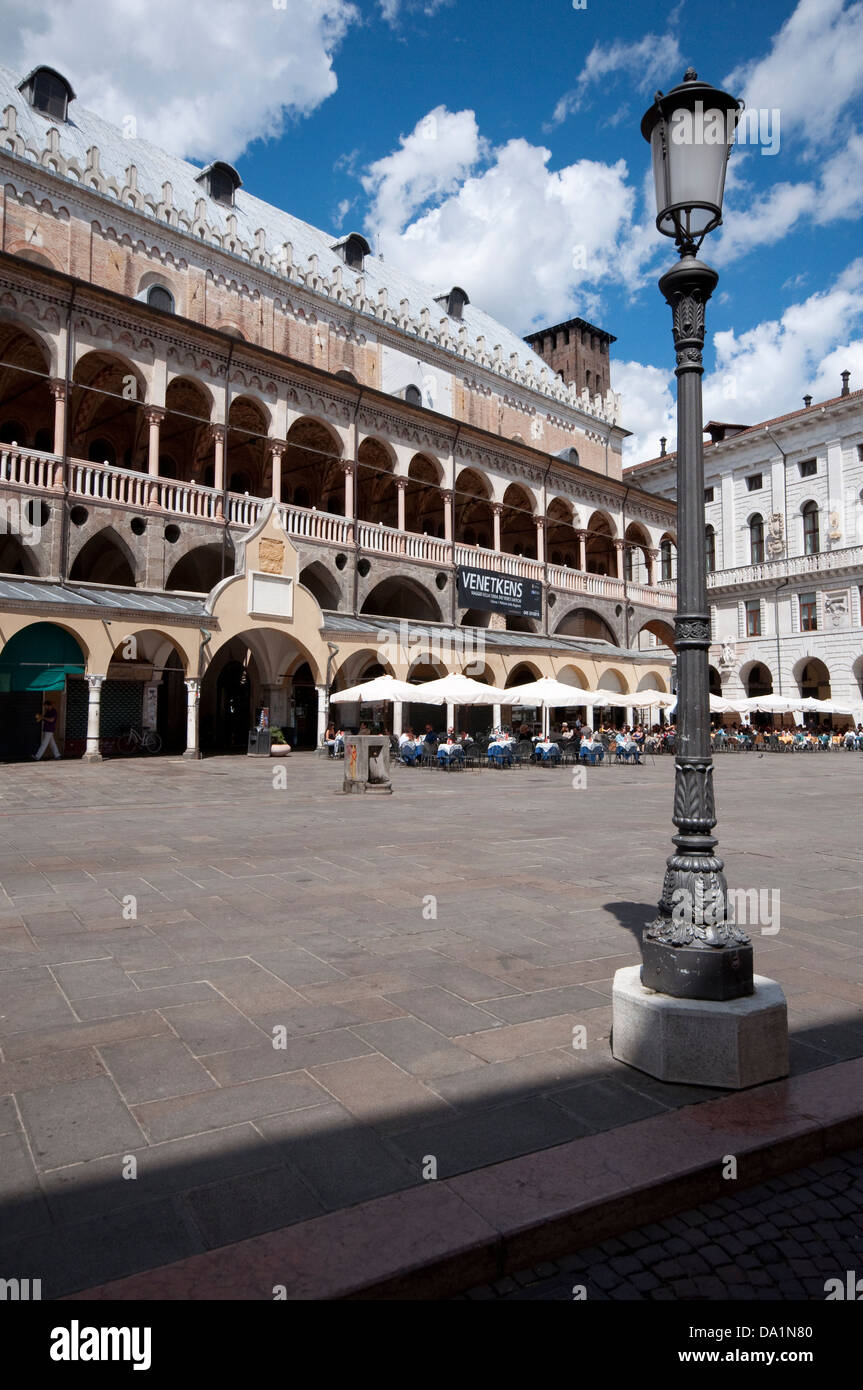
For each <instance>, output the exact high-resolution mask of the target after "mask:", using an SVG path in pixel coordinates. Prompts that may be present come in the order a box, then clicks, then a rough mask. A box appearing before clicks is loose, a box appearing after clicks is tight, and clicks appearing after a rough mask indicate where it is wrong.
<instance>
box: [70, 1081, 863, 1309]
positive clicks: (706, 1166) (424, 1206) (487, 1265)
mask: <svg viewBox="0 0 863 1390" xmlns="http://www.w3.org/2000/svg"><path fill="white" fill-rule="evenodd" d="M489 1114H490V1115H491V1114H493V1112H489ZM861 1143H863V1058H855V1059H853V1060H851V1061H847V1062H837V1063H835V1064H834V1065H832V1066H828V1067H823V1068H821V1069H820V1070H818V1071H814V1072H807V1073H806V1074H805V1075H803V1076H796V1077H791V1078H789V1079H787V1080H785V1081H778V1082H772V1083H770V1084H768V1085H764V1086H758V1087H755V1088H753V1089H752V1090H748V1091H742V1092H736V1093H734V1094H733V1095H725V1096H721V1097H720V1098H718V1099H716V1100H710V1101H704V1102H702V1103H701V1104H699V1105H691V1106H686V1107H684V1108H683V1109H680V1110H675V1111H667V1112H664V1113H663V1114H661V1115H654V1116H650V1117H649V1118H648V1119H645V1120H639V1121H637V1122H636V1123H634V1124H630V1125H623V1126H621V1127H619V1128H618V1129H614V1130H607V1131H605V1132H604V1133H602V1134H596V1135H590V1136H588V1137H587V1138H584V1139H576V1140H572V1141H571V1142H569V1143H566V1144H561V1145H558V1146H556V1147H555V1148H551V1149H544V1150H542V1151H540V1152H538V1153H532V1154H527V1155H525V1156H523V1157H521V1158H514V1159H509V1160H507V1161H506V1162H503V1163H496V1164H493V1165H491V1166H489V1167H486V1168H478V1169H475V1170H474V1171H472V1172H469V1173H463V1174H461V1175H460V1176H458V1177H454V1178H449V1179H442V1180H439V1181H436V1182H429V1183H428V1184H426V1185H424V1186H422V1187H416V1188H411V1189H409V1190H407V1191H405V1192H398V1193H393V1194H392V1195H390V1196H387V1197H381V1198H377V1199H376V1200H374V1201H371V1202H364V1203H362V1204H361V1205H359V1206H356V1207H350V1208H347V1209H345V1210H342V1211H337V1212H332V1213H330V1214H328V1215H326V1216H321V1217H316V1218H314V1219H313V1220H310V1221H303V1222H300V1223H298V1224H296V1225H293V1226H288V1227H284V1228H283V1229H281V1230H278V1231H271V1232H268V1233H267V1234H266V1235H262V1236H253V1237H251V1238H250V1239H248V1240H243V1241H239V1242H237V1243H236V1244H234V1245H227V1246H223V1247H221V1248H219V1249H217V1250H211V1251H208V1252H207V1253H206V1254H202V1255H194V1256H191V1257H190V1258H188V1259H185V1260H179V1261H177V1262H175V1263H173V1264H170V1265H165V1266H163V1267H162V1268H160V1269H153V1270H148V1271H146V1272H144V1273H142V1274H135V1275H131V1276H129V1277H127V1278H124V1279H117V1280H114V1281H113V1282H111V1283H109V1284H103V1285H100V1286H98V1287H96V1288H92V1289H88V1290H85V1291H83V1292H81V1293H77V1294H69V1295H66V1298H65V1300H61V1301H70V1300H71V1301H76V1300H81V1299H98V1300H106V1301H111V1300H120V1299H122V1300H177V1299H201V1300H207V1299H224V1300H228V1299H232V1300H236V1299H240V1300H259V1299H263V1300H267V1301H272V1300H273V1298H274V1292H273V1290H274V1288H276V1287H278V1286H281V1287H283V1288H284V1294H282V1297H286V1298H287V1299H289V1300H314V1299H324V1300H331V1299H439V1298H445V1297H447V1296H449V1295H452V1294H455V1293H458V1292H461V1291H462V1290H464V1289H467V1288H472V1287H474V1286H476V1285H478V1284H487V1283H492V1282H494V1281H495V1280H497V1279H500V1278H502V1277H503V1276H504V1275H505V1274H508V1273H512V1272H513V1271H517V1270H520V1269H526V1268H529V1267H531V1266H533V1265H535V1264H538V1263H539V1262H541V1261H543V1260H551V1259H554V1258H556V1257H558V1256H561V1255H564V1254H571V1253H572V1252H573V1251H575V1250H578V1249H579V1248H582V1247H586V1246H589V1245H594V1244H596V1243H597V1242H599V1241H602V1240H606V1239H608V1238H610V1237H611V1236H614V1235H618V1234H621V1233H623V1232H625V1231H628V1230H631V1229H632V1228H633V1227H635V1226H641V1225H645V1224H647V1223H649V1222H651V1221H659V1220H662V1219H664V1218H666V1217H668V1216H670V1215H672V1214H674V1213H675V1212H678V1211H684V1210H686V1209H687V1208H690V1207H694V1206H698V1205H700V1204H701V1203H703V1202H707V1201H711V1200H715V1199H716V1198H718V1197H720V1196H727V1195H728V1193H729V1191H730V1190H731V1189H730V1188H729V1181H728V1180H727V1179H724V1178H723V1177H722V1169H723V1164H724V1161H725V1159H726V1158H727V1156H730V1155H733V1156H734V1157H735V1158H736V1160H737V1168H738V1178H737V1183H738V1184H739V1185H740V1186H742V1187H750V1186H753V1185H755V1184H756V1183H759V1182H763V1181H764V1180H765V1179H768V1178H770V1177H775V1176H777V1175H778V1174H781V1173H784V1172H788V1171H789V1170H792V1169H794V1168H798V1167H805V1166H808V1165H809V1164H811V1163H815V1162H817V1161H818V1160H819V1159H822V1158H826V1157H828V1156H829V1155H830V1154H833V1153H838V1152H840V1151H842V1150H843V1149H850V1148H854V1147H856V1146H858V1145H859V1144H861Z"/></svg>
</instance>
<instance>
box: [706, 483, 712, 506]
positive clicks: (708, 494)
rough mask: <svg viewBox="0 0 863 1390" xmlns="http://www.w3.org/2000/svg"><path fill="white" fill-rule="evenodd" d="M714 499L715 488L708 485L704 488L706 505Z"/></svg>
mask: <svg viewBox="0 0 863 1390" xmlns="http://www.w3.org/2000/svg"><path fill="white" fill-rule="evenodd" d="M712 501H713V488H712V487H706V488H705V489H704V502H705V505H706V504H707V503H708V502H712Z"/></svg>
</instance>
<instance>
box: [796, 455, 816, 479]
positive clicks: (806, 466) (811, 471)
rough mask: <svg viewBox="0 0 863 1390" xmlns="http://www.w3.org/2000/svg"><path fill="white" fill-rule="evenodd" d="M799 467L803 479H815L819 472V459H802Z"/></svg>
mask: <svg viewBox="0 0 863 1390" xmlns="http://www.w3.org/2000/svg"><path fill="white" fill-rule="evenodd" d="M797 467H798V468H799V469H800V476H801V478H814V477H815V474H816V473H817V472H818V460H817V459H801V461H800V463H798V465H797Z"/></svg>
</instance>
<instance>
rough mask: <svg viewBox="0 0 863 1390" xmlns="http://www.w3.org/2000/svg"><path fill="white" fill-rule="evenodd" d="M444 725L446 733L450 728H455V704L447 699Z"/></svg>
mask: <svg viewBox="0 0 863 1390" xmlns="http://www.w3.org/2000/svg"><path fill="white" fill-rule="evenodd" d="M446 727H447V733H449V731H450V729H454V728H455V705H454V704H452V703H451V702H449V701H447V707H446Z"/></svg>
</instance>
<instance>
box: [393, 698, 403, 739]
mask: <svg viewBox="0 0 863 1390" xmlns="http://www.w3.org/2000/svg"><path fill="white" fill-rule="evenodd" d="M403 729H404V705H403V704H402V702H401V700H393V733H394V734H395V736H396V738H398V736H399V734H400V733H401V732H402V730H403Z"/></svg>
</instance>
